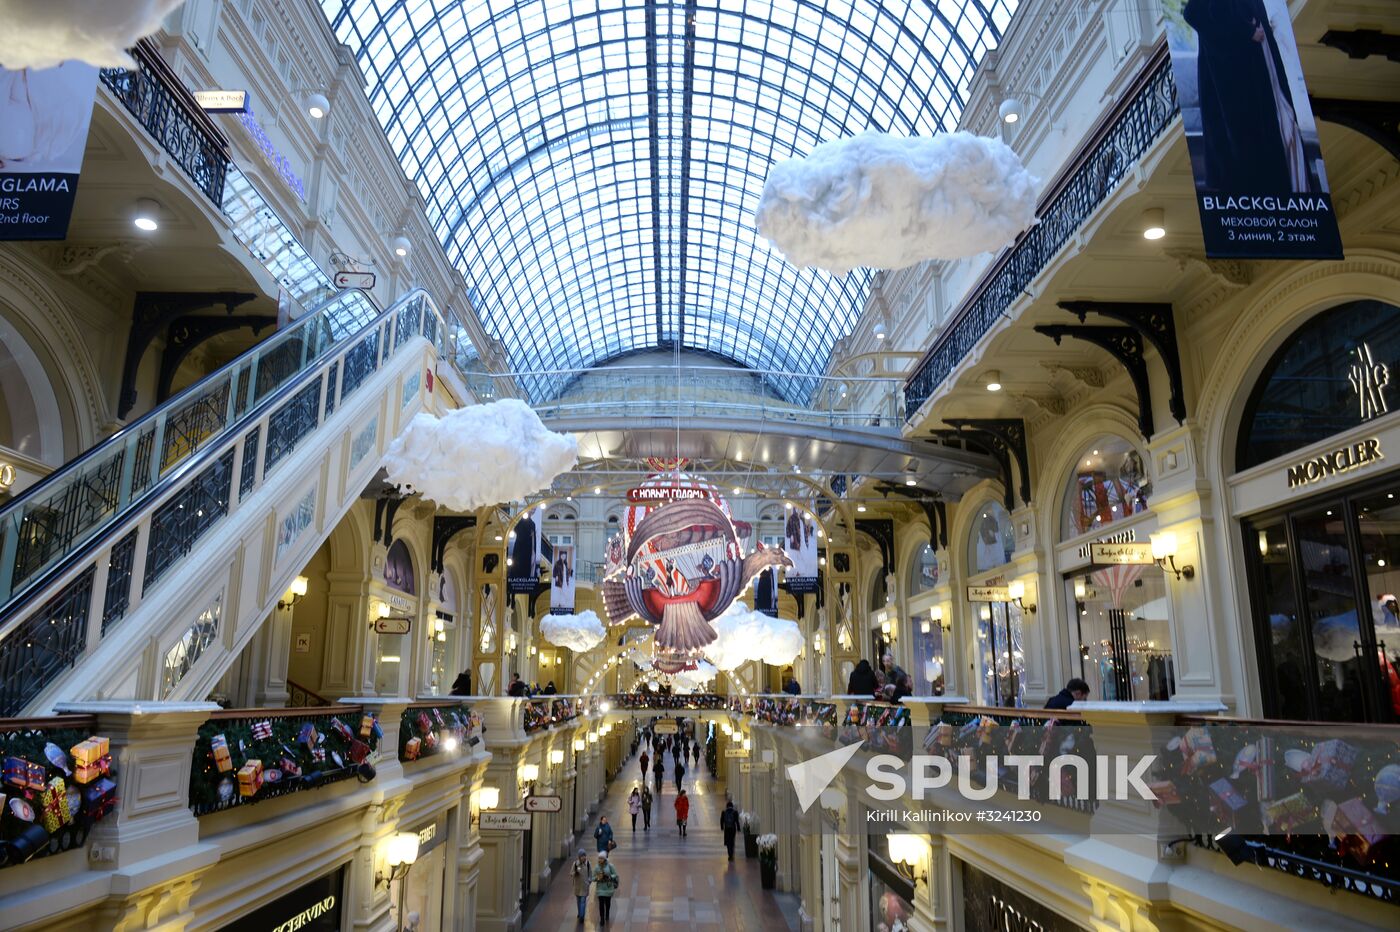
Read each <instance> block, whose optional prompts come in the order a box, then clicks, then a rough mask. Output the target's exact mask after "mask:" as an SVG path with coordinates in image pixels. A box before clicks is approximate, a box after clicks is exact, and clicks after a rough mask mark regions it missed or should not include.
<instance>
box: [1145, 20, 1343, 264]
mask: <svg viewBox="0 0 1400 932" xmlns="http://www.w3.org/2000/svg"><path fill="white" fill-rule="evenodd" d="M1166 8H1167V47H1168V49H1169V50H1170V52H1171V58H1172V71H1173V74H1174V76H1175V78H1176V92H1177V99H1178V100H1179V101H1180V102H1181V117H1182V121H1183V123H1184V124H1185V128H1186V144H1187V148H1188V150H1189V151H1190V153H1191V170H1192V173H1193V174H1194V175H1195V178H1196V198H1197V203H1198V206H1199V207H1200V212H1201V230H1202V232H1203V233H1204V235H1205V248H1206V255H1207V256H1210V257H1216V258H1230V259H1340V258H1342V237H1341V234H1340V233H1339V232H1338V230H1337V218H1336V215H1335V214H1334V213H1333V212H1332V196H1331V194H1330V193H1329V192H1328V189H1327V174H1326V170H1325V169H1324V167H1323V163H1322V147H1321V146H1320V145H1319V143H1318V136H1317V121H1316V119H1315V118H1314V117H1313V112H1312V107H1311V106H1310V104H1309V102H1308V88H1307V85H1306V83H1304V80H1303V68H1302V65H1301V64H1300V63H1299V61H1298V46H1297V43H1296V41H1295V40H1294V37H1293V23H1292V21H1291V20H1290V19H1289V15H1288V3H1287V0H1167V3H1166Z"/></svg>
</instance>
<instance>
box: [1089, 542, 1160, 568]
mask: <svg viewBox="0 0 1400 932" xmlns="http://www.w3.org/2000/svg"><path fill="white" fill-rule="evenodd" d="M1089 560H1090V562H1091V563H1093V564H1094V565H1095V566H1125V565H1126V566H1149V565H1151V564H1153V563H1156V562H1157V561H1156V560H1154V559H1152V544H1151V542H1149V541H1128V542H1125V543H1121V544H1102V543H1093V544H1090V545H1089Z"/></svg>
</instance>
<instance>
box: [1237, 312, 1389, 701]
mask: <svg viewBox="0 0 1400 932" xmlns="http://www.w3.org/2000/svg"><path fill="white" fill-rule="evenodd" d="M1397 363H1400V308H1397V307H1395V306H1394V305H1391V304H1386V303H1384V302H1380V301H1373V300H1369V301H1349V302H1345V303H1340V304H1337V305H1335V306H1332V307H1329V308H1326V309H1323V310H1321V311H1320V312H1319V313H1317V314H1316V315H1314V316H1313V317H1311V318H1310V319H1308V320H1307V321H1306V322H1304V323H1303V324H1302V325H1301V326H1299V327H1298V328H1297V329H1296V330H1295V331H1294V332H1293V333H1292V334H1291V335H1290V336H1289V337H1287V338H1286V339H1285V340H1284V342H1283V343H1282V345H1281V346H1280V347H1279V348H1278V349H1277V351H1276V352H1275V353H1274V354H1273V356H1272V357H1271V358H1270V359H1269V360H1268V362H1267V364H1266V365H1265V366H1264V367H1263V370H1262V373H1261V375H1260V377H1259V379H1258V380H1257V382H1256V384H1255V387H1254V389H1253V393H1252V394H1251V395H1250V398H1249V402H1248V404H1247V406H1246V408H1245V409H1244V413H1243V417H1242V418H1241V420H1240V423H1239V434H1238V442H1237V446H1236V451H1235V468H1236V470H1237V471H1236V473H1235V475H1234V476H1232V477H1231V479H1230V482H1229V485H1230V489H1229V495H1230V499H1229V500H1230V504H1231V508H1232V512H1233V514H1234V516H1235V517H1236V518H1237V519H1238V520H1239V521H1240V531H1241V534H1242V539H1243V548H1244V563H1245V566H1246V569H1247V578H1248V586H1249V602H1250V608H1251V612H1252V615H1253V623H1254V631H1255V643H1256V645H1257V650H1258V659H1257V667H1258V670H1259V678H1260V686H1261V696H1262V700H1263V703H1264V712H1265V715H1266V716H1267V717H1269V718H1275V719H1301V720H1321V721H1351V722H1355V721H1373V722H1391V721H1396V720H1400V675H1397V669H1400V612H1398V611H1397V602H1396V593H1400V571H1397V569H1396V566H1395V561H1396V560H1400V500H1397V499H1396V495H1397V494H1400V469H1397V465H1400V415H1397V414H1396V413H1394V411H1393V410H1392V396H1393V393H1394V391H1395V388H1394V386H1392V384H1391V379H1392V376H1391V372H1392V368H1393V367H1394V366H1395V365H1396V364H1397Z"/></svg>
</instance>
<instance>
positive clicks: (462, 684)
mask: <svg viewBox="0 0 1400 932" xmlns="http://www.w3.org/2000/svg"><path fill="white" fill-rule="evenodd" d="M471 694H472V668H471V667H467V668H466V669H465V670H463V671H462V672H461V673H458V674H457V678H456V679H455V680H453V681H452V695H454V696H470V695H471Z"/></svg>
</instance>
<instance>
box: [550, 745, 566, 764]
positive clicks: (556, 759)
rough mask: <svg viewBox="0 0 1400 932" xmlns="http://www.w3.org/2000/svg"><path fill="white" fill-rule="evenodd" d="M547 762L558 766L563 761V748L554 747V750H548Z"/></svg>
mask: <svg viewBox="0 0 1400 932" xmlns="http://www.w3.org/2000/svg"><path fill="white" fill-rule="evenodd" d="M549 762H550V763H551V764H554V765H555V766H558V765H559V764H562V763H564V750H563V748H555V749H554V750H552V751H550V752H549Z"/></svg>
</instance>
